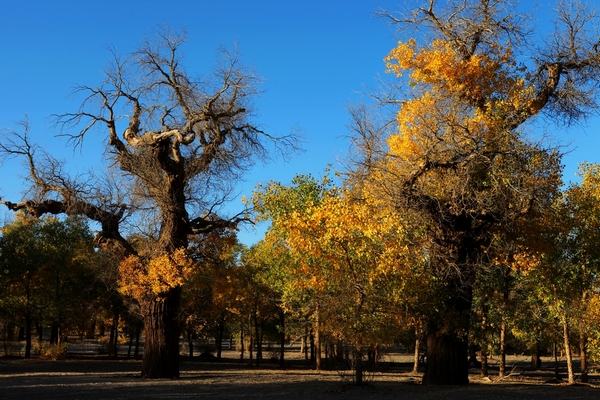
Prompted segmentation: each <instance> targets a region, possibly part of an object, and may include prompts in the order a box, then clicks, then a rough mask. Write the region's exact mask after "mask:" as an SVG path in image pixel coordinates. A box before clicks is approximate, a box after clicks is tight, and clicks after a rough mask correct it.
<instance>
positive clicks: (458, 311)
mask: <svg viewBox="0 0 600 400" xmlns="http://www.w3.org/2000/svg"><path fill="white" fill-rule="evenodd" d="M459 285H460V283H459V282H456V283H453V282H449V286H448V287H447V289H449V291H448V294H450V295H451V296H452V297H453V298H452V299H450V300H449V301H448V302H447V303H446V304H447V306H448V307H449V310H451V311H452V312H453V313H454V314H455V317H454V318H453V321H452V323H453V325H451V326H450V327H448V326H444V325H441V324H440V323H439V322H438V321H437V320H436V319H435V318H432V319H431V320H430V321H429V323H428V328H427V366H426V368H425V374H424V375H423V384H424V385H466V384H468V383H469V357H468V355H469V342H468V332H469V322H470V321H469V314H470V310H471V303H472V292H471V290H470V289H471V288H470V287H464V286H459ZM444 319H446V321H447V320H448V319H447V316H446V317H445V318H440V320H441V321H443V320H444Z"/></svg>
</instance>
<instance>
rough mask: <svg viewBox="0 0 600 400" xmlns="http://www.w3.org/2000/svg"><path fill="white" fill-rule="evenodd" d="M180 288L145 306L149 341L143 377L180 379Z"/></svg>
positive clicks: (145, 347) (145, 352)
mask: <svg viewBox="0 0 600 400" xmlns="http://www.w3.org/2000/svg"><path fill="white" fill-rule="evenodd" d="M180 299H181V288H175V289H171V290H170V291H169V292H167V293H165V294H164V295H163V296H162V297H160V298H156V299H152V300H151V301H149V302H148V303H147V304H143V305H142V311H143V314H144V328H145V330H146V342H145V344H144V357H143V362H142V377H143V378H149V379H156V378H167V379H175V378H179V324H178V322H177V316H178V312H179V303H180Z"/></svg>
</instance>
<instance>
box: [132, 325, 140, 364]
mask: <svg viewBox="0 0 600 400" xmlns="http://www.w3.org/2000/svg"><path fill="white" fill-rule="evenodd" d="M141 334H142V321H138V323H137V324H136V326H135V350H134V351H133V358H135V359H136V360H137V359H138V358H139V357H140V335H141Z"/></svg>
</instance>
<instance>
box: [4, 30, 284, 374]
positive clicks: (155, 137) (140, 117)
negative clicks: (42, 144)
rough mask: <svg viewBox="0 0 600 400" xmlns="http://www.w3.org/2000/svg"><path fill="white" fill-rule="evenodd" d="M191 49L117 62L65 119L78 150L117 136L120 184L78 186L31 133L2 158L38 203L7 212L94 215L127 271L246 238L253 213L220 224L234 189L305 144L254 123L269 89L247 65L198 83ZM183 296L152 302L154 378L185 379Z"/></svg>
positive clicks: (159, 41)
mask: <svg viewBox="0 0 600 400" xmlns="http://www.w3.org/2000/svg"><path fill="white" fill-rule="evenodd" d="M186 39H187V38H186V35H185V34H184V33H174V32H172V31H170V30H169V29H167V28H165V29H162V30H161V31H159V32H158V34H157V38H156V40H146V41H145V42H143V43H142V45H141V46H140V47H139V49H138V50H137V51H135V52H134V53H132V54H130V55H129V56H128V57H126V58H121V57H120V56H118V55H117V53H116V51H114V50H113V51H112V56H113V60H112V64H111V66H110V67H109V68H107V69H106V70H105V72H104V75H105V79H104V81H103V82H102V83H101V84H100V85H99V86H80V87H78V88H77V89H76V91H75V94H76V95H82V96H83V97H84V99H83V102H82V104H81V106H80V108H79V109H78V110H77V111H76V112H73V113H67V114H62V115H58V116H57V117H56V119H57V122H58V124H59V125H60V126H62V128H63V129H62V135H65V136H67V138H68V139H69V141H70V142H71V143H72V144H74V145H75V146H78V145H80V144H81V143H82V141H83V140H84V138H85V137H86V136H87V135H88V134H89V132H90V130H92V129H93V128H100V130H101V131H103V132H106V135H107V141H106V144H107V147H106V154H107V156H108V161H109V167H108V168H107V170H108V171H110V173H106V174H104V175H103V176H100V177H97V176H92V175H88V176H86V177H82V176H79V177H75V178H73V177H69V176H68V175H67V174H66V173H65V170H64V168H63V165H62V164H61V163H60V162H58V161H57V160H56V159H54V158H52V157H51V156H50V155H48V154H46V153H45V152H43V151H41V150H40V149H39V148H37V147H36V146H35V145H33V144H32V142H31V139H30V135H29V130H28V127H27V126H25V129H23V132H22V133H17V132H9V133H7V134H5V137H4V139H3V141H2V142H1V143H2V144H1V145H0V150H1V151H2V154H3V155H4V156H5V157H10V156H22V157H24V159H25V160H26V163H27V166H28V169H29V179H30V181H31V183H32V190H31V191H30V192H29V193H30V194H31V195H32V196H31V198H28V199H26V200H23V201H21V202H18V203H12V202H9V201H5V200H2V204H4V205H6V206H7V207H8V208H9V209H10V210H15V211H16V210H20V209H26V210H28V211H29V212H30V213H31V214H33V215H36V216H39V215H42V214H45V213H52V214H60V213H65V214H69V215H75V214H77V215H85V216H87V217H88V218H90V219H91V220H94V221H96V222H98V223H99V224H100V226H101V229H100V231H99V232H98V234H97V236H96V238H95V243H96V245H97V246H98V247H101V248H104V249H107V250H110V251H111V252H112V253H113V254H117V255H118V256H119V257H120V258H121V259H124V258H125V257H128V256H131V255H133V256H140V257H141V258H140V259H141V260H145V259H146V260H147V259H150V258H151V257H154V256H160V255H164V254H171V253H173V252H174V251H176V250H177V249H181V248H183V249H187V247H188V241H189V238H190V237H191V235H198V234H205V233H208V232H211V231H212V230H214V229H221V228H235V227H236V226H237V224H238V223H240V222H241V221H243V220H245V219H246V218H245V216H244V214H242V213H240V214H238V215H237V216H235V217H233V218H222V217H220V216H219V215H218V211H219V208H220V206H221V205H222V204H223V203H225V202H226V201H227V200H228V198H229V197H230V194H231V187H232V186H231V185H230V183H231V182H235V181H236V180H237V179H239V177H240V175H241V174H242V173H243V172H244V171H246V170H247V169H248V168H249V167H250V166H251V165H252V163H253V162H254V161H255V160H256V158H257V157H260V158H261V159H265V158H267V157H268V155H269V154H268V153H269V150H282V151H283V152H285V151H288V150H290V149H292V148H293V146H294V143H295V142H294V137H293V135H290V136H286V137H280V138H276V137H272V136H270V135H268V134H266V133H265V132H263V131H262V130H261V129H260V128H259V126H258V125H256V124H255V123H254V122H253V114H252V103H251V101H252V99H253V97H254V96H256V95H257V93H258V85H259V84H260V80H259V79H258V77H257V76H256V75H254V74H253V73H252V72H251V71H250V70H247V69H245V68H244V67H243V66H242V65H241V64H240V60H239V59H238V56H237V54H236V53H230V52H228V51H227V50H225V49H221V51H220V56H219V58H218V62H217V66H216V68H215V69H214V70H213V72H212V75H210V76H205V77H195V76H192V75H190V74H189V73H188V72H187V70H186V69H185V67H184V66H183V58H182V56H181V54H180V49H181V46H182V45H183V44H184V43H185V41H186ZM121 125H123V126H121ZM119 132H120V134H119ZM149 222H150V223H149ZM126 223H127V224H129V225H126ZM153 225H155V226H153ZM140 226H141V227H143V228H146V229H144V230H143V231H142V232H139V231H138V232H137V233H138V235H137V237H139V234H143V235H144V236H145V240H147V241H150V242H151V245H150V246H145V247H144V248H145V249H146V251H145V253H144V254H140V253H139V251H140V250H138V249H139V247H136V246H134V245H132V243H131V242H130V241H128V240H127V238H125V237H124V233H123V229H124V228H126V227H130V228H131V227H136V228H139V227H140ZM180 295H181V286H180V285H174V286H173V287H170V288H169V289H167V290H164V291H162V292H160V293H150V294H148V295H147V296H145V297H144V299H142V300H141V303H142V304H141V309H142V311H143V314H144V323H145V330H146V342H145V347H144V359H143V360H144V361H143V367H142V376H144V377H146V378H176V377H178V376H179V362H178V360H179V328H178V322H177V317H178V313H179V304H180Z"/></svg>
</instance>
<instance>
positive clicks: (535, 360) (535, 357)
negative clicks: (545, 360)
mask: <svg viewBox="0 0 600 400" xmlns="http://www.w3.org/2000/svg"><path fill="white" fill-rule="evenodd" d="M538 334H539V330H538ZM541 352H542V348H541V343H540V339H539V338H537V339H536V341H535V347H534V348H533V351H532V353H531V369H532V370H534V371H536V370H539V369H540V368H542V359H541V357H540V354H541Z"/></svg>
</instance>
